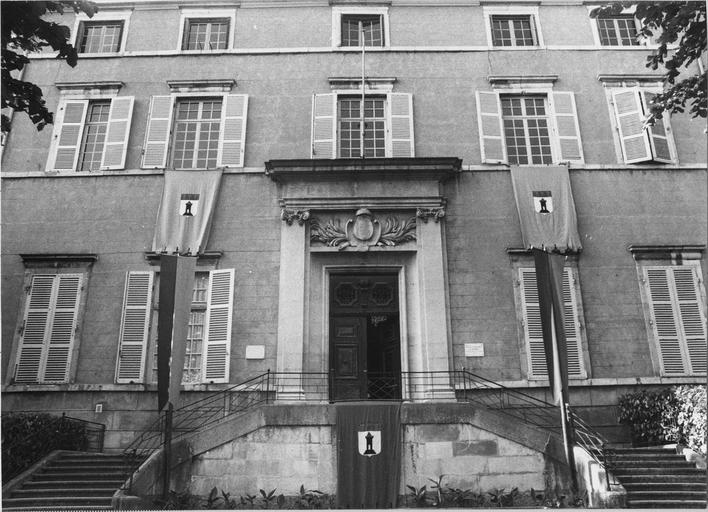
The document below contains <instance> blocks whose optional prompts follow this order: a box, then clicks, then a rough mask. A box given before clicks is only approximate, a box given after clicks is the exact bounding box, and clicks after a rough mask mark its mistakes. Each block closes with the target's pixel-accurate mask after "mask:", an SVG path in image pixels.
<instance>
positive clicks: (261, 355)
mask: <svg viewBox="0 0 708 512" xmlns="http://www.w3.org/2000/svg"><path fill="white" fill-rule="evenodd" d="M246 359H265V345H246Z"/></svg>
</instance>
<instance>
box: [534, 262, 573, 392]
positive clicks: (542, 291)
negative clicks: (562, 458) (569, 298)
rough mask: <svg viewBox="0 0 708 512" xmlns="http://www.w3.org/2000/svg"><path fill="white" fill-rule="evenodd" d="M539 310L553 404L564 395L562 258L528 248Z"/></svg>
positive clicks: (565, 357)
mask: <svg viewBox="0 0 708 512" xmlns="http://www.w3.org/2000/svg"><path fill="white" fill-rule="evenodd" d="M532 252H533V257H534V262H535V264H536V285H537V287H538V302H539V309H540V312H541V330H542V331H543V347H544V349H545V352H546V367H547V368H548V380H549V382H550V386H551V390H552V391H553V398H554V399H555V403H559V402H560V400H561V399H562V397H567V396H568V348H567V345H566V343H567V341H566V337H565V313H564V304H563V266H564V260H565V257H564V256H561V255H559V254H549V253H547V252H544V251H542V250H540V249H535V248H534V249H532Z"/></svg>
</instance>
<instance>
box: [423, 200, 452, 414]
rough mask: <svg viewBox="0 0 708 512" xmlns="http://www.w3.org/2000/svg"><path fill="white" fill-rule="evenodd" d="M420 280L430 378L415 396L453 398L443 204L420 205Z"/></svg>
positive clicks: (426, 368)
mask: <svg viewBox="0 0 708 512" xmlns="http://www.w3.org/2000/svg"><path fill="white" fill-rule="evenodd" d="M416 215H417V217H418V254H417V260H418V283H419V288H420V324H421V325H420V326H421V338H422V365H421V366H422V367H421V370H422V371H424V372H431V373H428V374H426V375H425V376H424V377H422V378H424V379H428V380H427V382H426V385H425V386H423V387H422V391H421V393H417V395H418V396H416V397H414V399H418V400H420V399H430V400H438V399H451V398H454V389H453V388H452V385H451V381H450V377H451V375H450V374H448V373H447V372H448V371H449V370H451V368H450V344H449V340H448V328H447V293H446V291H445V277H446V276H445V260H444V255H445V248H444V247H443V236H442V229H443V224H442V222H441V220H442V219H443V217H444V216H445V210H444V209H443V208H425V209H423V208H419V209H418V211H417V212H416Z"/></svg>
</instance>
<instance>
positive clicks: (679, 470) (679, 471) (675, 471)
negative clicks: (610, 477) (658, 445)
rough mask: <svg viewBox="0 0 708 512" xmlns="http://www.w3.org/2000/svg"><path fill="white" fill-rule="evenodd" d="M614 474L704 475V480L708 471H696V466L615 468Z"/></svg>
mask: <svg viewBox="0 0 708 512" xmlns="http://www.w3.org/2000/svg"><path fill="white" fill-rule="evenodd" d="M612 474H614V475H615V476H617V477H619V476H620V475H636V476H640V475H667V476H676V475H702V476H703V477H704V478H705V476H706V471H705V470H704V469H703V470H701V469H696V467H695V466H693V467H670V468H665V467H655V468H646V467H632V468H623V467H619V468H614V470H613V471H612Z"/></svg>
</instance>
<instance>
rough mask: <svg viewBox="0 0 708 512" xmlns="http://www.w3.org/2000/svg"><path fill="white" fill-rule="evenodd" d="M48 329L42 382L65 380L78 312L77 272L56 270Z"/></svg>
mask: <svg viewBox="0 0 708 512" xmlns="http://www.w3.org/2000/svg"><path fill="white" fill-rule="evenodd" d="M56 281H57V293H56V301H55V303H54V314H53V316H52V324H51V331H50V333H49V340H48V341H49V343H48V348H47V359H46V363H45V367H44V379H43V381H44V382H66V381H67V380H68V379H69V363H70V361H71V350H72V348H73V345H74V337H75V336H74V335H75V334H76V321H77V317H78V312H79V297H80V293H81V274H58V275H57V276H56Z"/></svg>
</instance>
